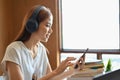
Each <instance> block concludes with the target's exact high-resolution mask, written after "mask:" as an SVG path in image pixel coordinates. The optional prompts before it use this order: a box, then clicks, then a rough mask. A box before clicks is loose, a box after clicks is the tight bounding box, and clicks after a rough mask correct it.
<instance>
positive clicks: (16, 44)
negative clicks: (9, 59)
mask: <svg viewBox="0 0 120 80" xmlns="http://www.w3.org/2000/svg"><path fill="white" fill-rule="evenodd" d="M21 43H22V42H21V41H14V42H11V43H10V44H9V45H8V46H7V48H18V47H20V45H21Z"/></svg>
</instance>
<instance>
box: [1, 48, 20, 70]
mask: <svg viewBox="0 0 120 80" xmlns="http://www.w3.org/2000/svg"><path fill="white" fill-rule="evenodd" d="M18 54H19V53H18V52H17V50H16V49H15V48H14V47H12V46H8V47H7V49H6V52H5V56H4V57H3V60H2V62H1V67H2V69H3V71H6V61H10V62H13V63H16V64H18V65H19V64H20V57H19V55H18Z"/></svg>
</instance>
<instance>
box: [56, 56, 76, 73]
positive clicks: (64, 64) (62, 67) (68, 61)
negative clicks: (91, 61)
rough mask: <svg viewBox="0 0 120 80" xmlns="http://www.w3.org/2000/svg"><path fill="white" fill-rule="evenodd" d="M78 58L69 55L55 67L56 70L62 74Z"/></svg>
mask: <svg viewBox="0 0 120 80" xmlns="http://www.w3.org/2000/svg"><path fill="white" fill-rule="evenodd" d="M75 59H76V58H74V57H67V58H66V59H65V60H63V61H62V62H61V64H60V65H59V66H58V67H57V68H56V69H55V72H56V73H57V74H60V73H62V72H64V71H65V69H66V68H67V67H68V66H72V65H74V64H73V63H72V62H71V61H73V60H75Z"/></svg>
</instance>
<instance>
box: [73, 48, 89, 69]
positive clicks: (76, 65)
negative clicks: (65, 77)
mask: <svg viewBox="0 0 120 80" xmlns="http://www.w3.org/2000/svg"><path fill="white" fill-rule="evenodd" d="M88 49H89V48H87V49H86V50H85V52H84V53H83V55H82V56H81V57H80V58H79V59H78V62H80V59H81V58H83V57H84V56H85V54H86V53H87V51H88ZM77 68H78V64H75V66H74V69H77Z"/></svg>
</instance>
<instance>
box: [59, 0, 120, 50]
mask: <svg viewBox="0 0 120 80" xmlns="http://www.w3.org/2000/svg"><path fill="white" fill-rule="evenodd" d="M61 2H62V39H63V41H62V42H63V43H62V45H63V49H86V48H90V49H119V0H62V1H61Z"/></svg>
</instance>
